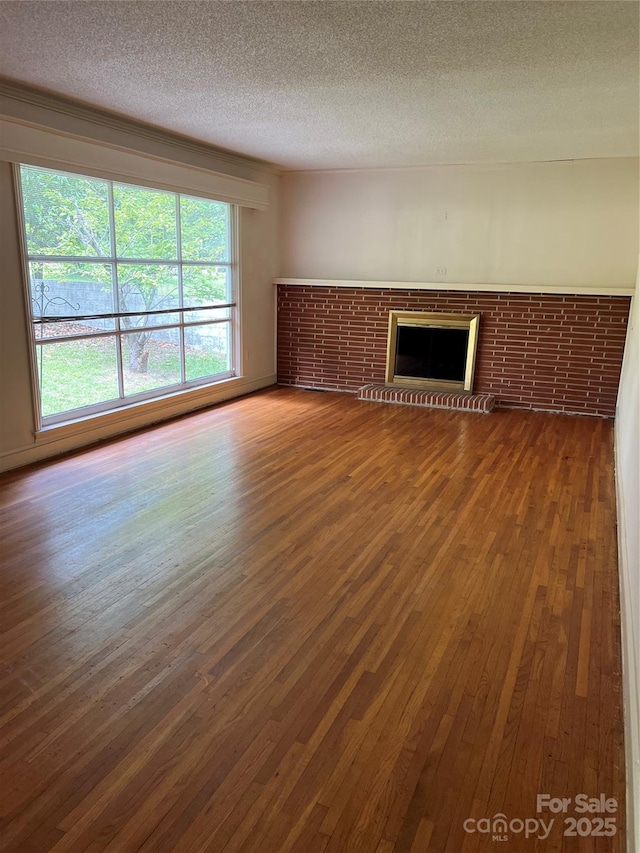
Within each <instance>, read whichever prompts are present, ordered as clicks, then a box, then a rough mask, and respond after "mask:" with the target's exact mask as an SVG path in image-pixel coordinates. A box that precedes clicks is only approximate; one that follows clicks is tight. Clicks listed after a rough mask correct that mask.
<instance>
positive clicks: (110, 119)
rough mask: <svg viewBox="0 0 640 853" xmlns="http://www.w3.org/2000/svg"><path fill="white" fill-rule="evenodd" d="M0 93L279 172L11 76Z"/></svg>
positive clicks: (235, 162)
mask: <svg viewBox="0 0 640 853" xmlns="http://www.w3.org/2000/svg"><path fill="white" fill-rule="evenodd" d="M0 97H4V98H11V99H12V100H14V101H19V102H21V103H24V104H30V105H32V106H35V107H40V108H42V109H46V110H53V111H54V112H57V113H62V114H63V115H66V116H72V117H73V118H77V119H80V120H83V121H88V122H91V123H92V124H97V125H102V126H103V127H108V128H110V129H112V130H119V131H122V132H125V133H131V134H133V135H135V136H138V137H141V138H142V139H148V140H151V141H153V142H158V143H161V144H165V145H172V146H174V147H176V148H181V149H183V150H185V151H191V152H193V153H194V154H199V155H201V156H207V157H216V158H217V159H218V160H222V161H225V162H227V163H231V164H233V165H234V166H244V167H249V168H253V169H260V170H263V171H268V172H273V173H274V174H280V172H281V169H280V168H279V167H278V166H276V165H275V164H274V163H269V162H267V161H266V160H258V159H256V158H254V157H249V156H245V155H243V154H237V153H235V152H233V151H228V150H227V149H225V148H218V147H216V146H215V145H210V144H208V143H205V142H198V141H197V140H195V139H191V138H190V137H188V136H181V135H180V134H179V133H174V132H172V131H168V130H163V129H162V128H159V127H156V126H155V125H150V124H145V123H144V122H141V121H138V120H137V119H132V118H128V117H126V116H121V115H119V114H118V113H112V112H109V111H108V110H103V109H100V108H99V107H93V106H91V105H89V104H84V103H78V102H76V101H72V100H70V99H69V98H65V97H63V96H61V95H55V94H53V93H50V92H45V91H42V90H38V89H32V88H30V87H28V86H25V85H23V84H21V83H17V82H15V81H13V80H9V79H7V78H2V77H0Z"/></svg>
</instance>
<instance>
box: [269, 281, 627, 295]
mask: <svg viewBox="0 0 640 853" xmlns="http://www.w3.org/2000/svg"><path fill="white" fill-rule="evenodd" d="M273 284H274V285H277V284H290V285H296V286H300V287H352V288H364V289H368V290H454V291H466V292H467V293H469V292H472V293H475V292H479V293H544V294H555V295H556V296H633V294H634V293H635V286H634V285H629V286H628V287H620V286H617V287H608V286H605V285H600V286H596V285H589V284H584V285H581V284H575V285H570V284H567V285H555V284H554V285H551V284H512V283H509V284H502V283H500V284H494V283H480V282H452V281H355V280H348V279H330V278H274V279H273Z"/></svg>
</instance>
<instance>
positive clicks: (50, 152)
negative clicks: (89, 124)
mask: <svg viewBox="0 0 640 853" xmlns="http://www.w3.org/2000/svg"><path fill="white" fill-rule="evenodd" d="M0 159H3V160H8V161H9V162H14V163H27V164H29V165H33V166H44V167H50V168H57V169H64V170H68V171H72V172H83V171H87V172H88V173H90V174H91V175H95V176H96V177H101V178H106V179H107V180H120V181H122V180H124V181H133V182H135V183H137V184H142V185H143V186H149V187H153V188H157V189H165V190H169V191H171V192H182V193H188V194H193V195H197V196H202V197H204V198H211V199H215V200H216V201H224V202H228V203H229V204H237V205H240V206H241V207H249V208H253V209H254V210H266V208H267V207H268V204H269V188H268V187H267V186H265V185H264V184H259V183H257V182H255V181H247V180H245V179H243V178H235V177H233V176H232V175H223V174H221V173H220V172H211V171H208V170H206V169H200V168H198V167H196V166H187V165H184V164H181V163H178V162H176V161H171V160H166V159H163V158H160V157H154V156H151V155H144V154H140V153H138V152H133V151H129V150H126V149H123V148H117V147H115V146H111V145H106V144H104V143H99V142H94V141H89V140H87V139H81V138H78V137H74V136H71V135H69V134H63V133H58V132H53V131H51V130H44V129H43V128H40V127H37V126H34V125H30V124H25V123H23V122H17V121H14V120H10V119H7V118H0Z"/></svg>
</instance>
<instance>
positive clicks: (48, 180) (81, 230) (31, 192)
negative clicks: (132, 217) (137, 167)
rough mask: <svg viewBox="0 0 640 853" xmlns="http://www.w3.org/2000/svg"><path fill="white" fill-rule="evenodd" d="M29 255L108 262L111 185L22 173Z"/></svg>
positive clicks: (43, 173) (43, 172)
mask: <svg viewBox="0 0 640 853" xmlns="http://www.w3.org/2000/svg"><path fill="white" fill-rule="evenodd" d="M20 179H21V183H22V201H23V206H24V221H25V233H26V238H27V250H28V252H29V254H30V255H71V256H76V257H77V256H82V257H90V258H93V257H109V256H110V255H111V240H110V235H109V195H108V189H107V187H108V183H107V181H101V180H99V179H97V178H83V177H80V176H78V175H68V174H62V173H60V172H50V171H48V170H45V169H36V168H33V167H32V166H21V167H20Z"/></svg>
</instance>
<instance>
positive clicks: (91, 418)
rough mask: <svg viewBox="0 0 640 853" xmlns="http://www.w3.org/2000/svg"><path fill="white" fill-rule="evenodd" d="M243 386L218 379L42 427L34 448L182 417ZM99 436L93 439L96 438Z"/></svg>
mask: <svg viewBox="0 0 640 853" xmlns="http://www.w3.org/2000/svg"><path fill="white" fill-rule="evenodd" d="M245 384H246V382H245V381H243V379H242V377H238V376H233V377H230V378H229V379H222V380H220V381H219V382H215V383H213V384H211V385H201V386H198V387H197V388H189V389H187V390H181V391H173V392H171V393H169V394H164V395H163V396H162V397H155V398H154V399H153V400H141V401H138V402H136V403H130V404H128V405H125V406H119V407H118V408H117V409H112V410H111V411H108V412H100V413H98V414H93V415H84V416H83V417H78V418H73V419H69V420H67V421H64V422H63V423H57V424H51V425H49V426H43V427H42V429H40V430H36V432H35V433H34V439H35V442H36V444H48V443H50V442H54V441H60V440H61V439H65V438H72V437H73V436H77V435H85V436H86V435H87V434H88V433H91V432H97V433H102V432H103V431H105V430H106V431H108V432H109V433H110V434H111V433H112V432H113V428H114V427H118V426H124V427H126V429H136V428H138V427H142V426H145V425H147V424H150V423H154V422H155V421H160V420H164V419H165V418H169V417H174V416H177V415H181V414H185V413H187V412H189V411H192V410H193V409H197V408H200V407H202V406H206V405H209V404H213V403H217V402H222V401H223V400H225V399H228V398H229V397H231V396H234V392H235V391H237V392H239V393H242V391H243V390H244V388H243V386H244V385H245ZM99 437H101V436H97V438H99Z"/></svg>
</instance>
